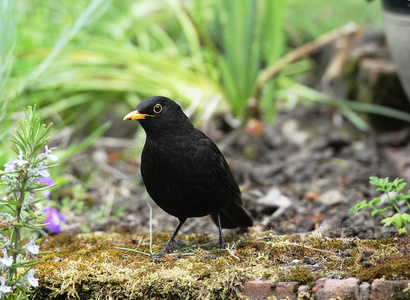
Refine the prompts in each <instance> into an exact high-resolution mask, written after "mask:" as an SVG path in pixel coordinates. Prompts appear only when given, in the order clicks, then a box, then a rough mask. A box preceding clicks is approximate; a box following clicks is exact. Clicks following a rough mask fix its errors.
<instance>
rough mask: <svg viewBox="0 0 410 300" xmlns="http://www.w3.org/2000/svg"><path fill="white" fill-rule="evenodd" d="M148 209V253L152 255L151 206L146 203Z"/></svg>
mask: <svg viewBox="0 0 410 300" xmlns="http://www.w3.org/2000/svg"><path fill="white" fill-rule="evenodd" d="M147 205H148V207H149V252H150V253H151V255H152V206H151V204H149V202H147Z"/></svg>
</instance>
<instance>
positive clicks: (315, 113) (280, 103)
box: [0, 0, 410, 236]
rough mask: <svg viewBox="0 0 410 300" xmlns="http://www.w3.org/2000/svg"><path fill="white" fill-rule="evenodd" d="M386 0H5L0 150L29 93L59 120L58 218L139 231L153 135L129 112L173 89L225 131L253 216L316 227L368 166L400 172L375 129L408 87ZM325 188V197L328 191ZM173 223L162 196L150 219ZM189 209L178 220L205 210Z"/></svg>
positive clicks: (286, 226) (396, 115)
mask: <svg viewBox="0 0 410 300" xmlns="http://www.w3.org/2000/svg"><path fill="white" fill-rule="evenodd" d="M382 11H383V9H382V5H381V2H380V1H372V2H369V1H364V0H363V1H358V0H345V1H326V0H311V1H298V0H286V1H285V0H283V1H274V0H258V1H255V0H241V1H234V0H226V1H217V0H209V1H193V0H192V1H188V0H186V1H183V0H122V1H109V0H90V1H68V0H60V1H54V0H18V1H11V0H10V1H7V0H1V1H0V36H1V39H0V40H1V44H0V101H1V102H0V141H1V143H0V163H1V165H3V164H4V163H5V162H6V161H8V158H9V157H10V155H12V152H11V151H10V149H9V142H8V138H9V137H10V136H12V135H13V134H14V128H15V127H16V122H17V120H18V119H19V118H21V117H23V113H22V110H23V108H25V107H27V106H29V105H36V106H37V108H38V111H39V114H40V115H41V118H42V119H43V120H44V122H45V123H49V122H53V132H52V135H53V138H52V140H51V144H52V146H56V147H58V151H56V154H57V155H58V156H59V157H60V164H59V166H57V167H55V168H54V169H53V170H52V178H53V180H54V181H56V182H58V183H59V185H58V187H56V188H55V189H54V190H53V192H52V194H51V195H50V196H49V197H50V199H49V201H48V202H47V205H48V206H49V207H53V208H56V209H57V210H58V211H60V212H61V213H62V215H64V220H65V223H64V222H62V224H61V225H62V229H61V230H63V231H72V232H88V231H92V230H129V231H132V232H138V231H143V232H146V231H147V230H148V210H147V207H146V203H147V202H148V201H151V200H150V199H149V197H148V195H147V194H146V193H145V190H144V187H143V183H142V180H141V177H140V175H139V159H140V153H141V150H142V146H143V144H144V139H145V135H144V133H143V131H142V130H141V129H140V128H139V127H138V125H137V123H134V122H127V123H124V122H123V121H122V118H123V116H124V115H125V114H126V113H128V112H129V111H130V110H132V109H134V108H135V106H136V105H137V104H138V102H139V101H141V100H142V99H144V98H146V97H150V96H153V95H164V96H167V97H170V98H171V99H174V100H176V101H177V102H179V103H180V104H181V106H182V107H183V108H184V110H185V112H186V113H187V114H188V115H189V116H190V117H191V119H192V120H193V122H194V123H195V125H196V126H198V127H200V128H201V129H202V130H204V131H205V132H206V133H207V134H208V135H209V136H210V137H211V138H213V139H214V140H215V141H216V142H217V143H218V145H220V147H221V149H222V150H223V152H224V153H225V154H226V156H227V158H228V161H229V162H230V164H231V167H232V170H233V172H234V173H235V176H236V178H237V180H238V182H239V183H240V185H241V188H242V190H243V193H244V201H245V205H246V207H247V208H248V209H249V210H250V211H251V213H252V215H253V217H254V218H255V219H256V220H258V221H257V222H256V223H257V225H258V226H259V228H262V229H267V228H276V230H277V231H278V232H283V233H289V232H300V231H311V230H317V229H318V228H320V227H321V226H322V224H323V223H324V221H326V220H327V219H330V218H331V216H332V213H335V212H336V211H340V206H338V205H345V206H346V207H348V206H351V205H352V204H354V203H355V201H360V200H362V199H361V197H363V196H368V195H369V194H370V192H369V191H368V188H367V187H366V186H367V183H368V176H370V175H385V174H390V173H394V172H395V171H393V169H392V168H390V166H384V165H383V164H384V163H385V159H384V158H380V156H379V154H380V151H379V148H377V147H378V146H377V145H376V144H377V143H376V142H375V140H374V137H375V135H378V132H383V131H385V130H403V129H406V128H407V126H408V122H409V121H410V115H409V114H408V106H409V105H408V103H409V102H408V101H407V99H406V96H405V94H404V91H403V88H402V87H401V84H400V81H399V79H398V78H397V75H396V72H395V70H394V68H393V67H392V63H391V60H390V56H389V50H388V48H387V46H386V42H385V37H384V33H383V18H382ZM381 87H382V88H381ZM379 88H380V89H379ZM386 95H387V96H386ZM386 106H388V108H386ZM301 107H302V108H301ZM368 113H371V114H370V115H369V114H368ZM375 116H381V118H376V117H375ZM325 129H326V130H327V131H326V132H321V131H320V130H325ZM401 132H403V131H401ZM403 135H404V136H406V135H405V133H403ZM319 136H321V137H323V138H324V137H328V139H326V140H324V141H322V140H317V139H316V138H318V137H319ZM386 143H388V142H386ZM369 145H373V146H374V148H371V147H370V146H369ZM329 149H330V150H329ZM306 151H311V152H306ZM314 151H316V152H314ZM329 151H330V152H329ZM365 151H370V153H368V152H365ZM315 155H316V156H317V157H316V156H315ZM315 159H316V160H315ZM329 160H330V161H331V162H329ZM313 162H314V163H315V164H314V165H313V166H312V165H309V163H313ZM352 164H353V167H352ZM329 165H330V166H334V168H333V169H332V168H330V167H329ZM364 166H366V167H369V168H370V169H366V171H363V172H359V173H358V175H357V176H359V177H357V178H356V177H355V178H350V177H348V174H349V173H351V170H352V168H358V169H360V170H362V169H363V168H364ZM340 168H341V169H340ZM327 169H332V170H327ZM341 170H342V171H341ZM305 173H306V174H305ZM367 173H369V174H367ZM375 173H377V174H375ZM278 174H279V175H278ZM332 176H333V177H334V178H333V177H332ZM329 178H332V179H331V180H330V179H329ZM326 180H327V181H326ZM349 183H351V185H350V186H349ZM358 183H360V186H358V185H355V184H358ZM341 186H343V187H345V186H348V192H345V190H343V187H341ZM278 187H280V188H278ZM329 191H330V193H333V194H328V195H327V198H326V197H325V198H326V199H328V197H329V195H330V196H332V197H333V198H332V199H333V200H332V201H334V202H332V203H331V204H329V202H328V201H327V200H323V199H322V198H320V197H321V196H322V195H323V194H325V193H326V192H329ZM335 191H336V192H335ZM269 192H271V193H272V192H275V193H276V194H275V196H272V195H273V194H271V196H270V197H268V195H269ZM341 194H342V195H341ZM272 197H273V198H274V199H282V200H281V201H280V202H279V203H272V201H273V200H272ZM280 197H284V198H286V199H287V200H283V198H280ZM260 199H262V200H260ZM346 199H348V200H346ZM135 203H137V205H136V204H135ZM151 203H152V202H151ZM298 203H299V204H306V207H305V208H299V207H303V205H299V204H298ZM284 212H285V213H284ZM325 212H326V213H325ZM344 213H345V214H347V209H346V210H345V211H344ZM296 216H298V217H297V218H298V219H297V220H296V221H295V217H296ZM299 216H303V217H299ZM346 218H348V217H344V216H337V217H336V219H335V220H336V221H335V224H337V226H336V227H340V226H339V225H340V224H342V223H343V224H344V223H345V222H346V220H345V219H346ZM159 220H161V222H160V221H159ZM174 222H175V219H173V218H172V217H169V216H166V215H164V216H162V212H161V211H160V210H158V209H157V208H155V207H154V228H155V230H158V231H159V230H161V229H165V230H172V228H173V227H174ZM192 224H194V225H192V226H186V227H184V228H183V229H184V230H185V232H191V231H192V227H195V226H197V228H198V231H200V230H202V229H206V227H207V226H208V225H209V224H210V223H209V220H208V219H206V220H202V221H201V220H200V221H195V223H192ZM211 226H212V224H211ZM374 226H376V225H374ZM330 227H331V226H330ZM348 227H349V226H348V225H346V228H348ZM212 230H213V231H215V228H214V229H211V231H212ZM326 230H327V229H326ZM339 230H341V229H338V230H337V232H338V233H333V234H340V232H339ZM352 230H353V229H351V230H350V231H349V234H350V235H358V234H360V233H363V231H360V230H359V231H357V232H355V231H354V230H353V231H352ZM58 231H60V229H58ZM377 231H378V229H377V228H375V229H374V230H373V231H372V232H370V233H364V234H368V235H370V236H372V234H374V233H375V232H377Z"/></svg>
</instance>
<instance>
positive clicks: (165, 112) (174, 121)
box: [123, 96, 192, 135]
mask: <svg viewBox="0 0 410 300" xmlns="http://www.w3.org/2000/svg"><path fill="white" fill-rule="evenodd" d="M123 120H124V121H131V120H136V121H139V122H140V124H141V126H142V127H143V128H144V130H145V132H146V133H147V135H150V134H155V135H158V134H161V133H163V132H168V131H176V130H178V129H183V128H186V127H192V123H191V121H189V119H188V117H187V116H186V115H185V114H184V112H183V111H182V109H181V107H180V106H179V105H178V104H177V103H176V102H175V101H172V100H171V99H169V98H167V97H163V96H154V97H150V98H147V99H145V100H143V101H141V102H140V103H139V104H138V105H137V107H136V108H135V110H134V111H132V112H130V113H129V114H127V115H126V116H125V117H124V119H123Z"/></svg>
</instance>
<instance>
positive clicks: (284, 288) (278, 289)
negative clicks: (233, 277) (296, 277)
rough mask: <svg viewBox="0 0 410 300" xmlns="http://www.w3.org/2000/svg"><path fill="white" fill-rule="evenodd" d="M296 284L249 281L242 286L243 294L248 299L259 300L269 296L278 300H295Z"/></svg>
mask: <svg viewBox="0 0 410 300" xmlns="http://www.w3.org/2000/svg"><path fill="white" fill-rule="evenodd" d="M298 285H299V284H298V283H297V282H278V283H273V282H270V281H262V280H251V281H247V282H245V284H244V293H245V295H246V296H248V297H249V298H250V299H253V300H261V299H266V298H268V297H271V296H275V297H276V298H277V299H278V300H279V299H291V300H294V299H297V293H296V290H297V286H298Z"/></svg>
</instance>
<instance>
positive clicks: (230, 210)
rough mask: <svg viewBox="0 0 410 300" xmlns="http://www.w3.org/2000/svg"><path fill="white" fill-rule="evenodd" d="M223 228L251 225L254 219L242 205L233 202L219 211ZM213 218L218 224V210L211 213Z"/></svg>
mask: <svg viewBox="0 0 410 300" xmlns="http://www.w3.org/2000/svg"><path fill="white" fill-rule="evenodd" d="M219 216H220V218H221V225H222V228H236V227H250V226H253V221H252V219H251V217H250V216H249V215H248V214H247V212H246V211H245V210H244V209H243V207H242V206H241V205H239V204H238V203H236V202H232V203H231V204H230V205H228V206H227V207H225V208H223V209H222V210H220V211H219ZM211 218H212V220H213V221H214V223H215V224H216V226H218V212H214V213H212V214H211Z"/></svg>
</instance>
